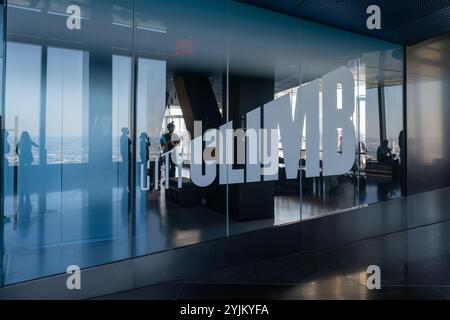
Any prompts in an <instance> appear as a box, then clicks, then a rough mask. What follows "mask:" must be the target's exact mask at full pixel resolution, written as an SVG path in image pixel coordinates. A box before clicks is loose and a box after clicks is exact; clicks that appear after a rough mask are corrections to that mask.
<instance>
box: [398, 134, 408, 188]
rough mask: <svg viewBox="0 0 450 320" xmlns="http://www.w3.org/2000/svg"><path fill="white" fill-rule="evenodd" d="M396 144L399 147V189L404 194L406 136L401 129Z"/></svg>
mask: <svg viewBox="0 0 450 320" xmlns="http://www.w3.org/2000/svg"><path fill="white" fill-rule="evenodd" d="M398 145H399V147H400V189H401V191H402V195H406V137H405V132H404V131H403V130H402V131H400V134H399V135H398Z"/></svg>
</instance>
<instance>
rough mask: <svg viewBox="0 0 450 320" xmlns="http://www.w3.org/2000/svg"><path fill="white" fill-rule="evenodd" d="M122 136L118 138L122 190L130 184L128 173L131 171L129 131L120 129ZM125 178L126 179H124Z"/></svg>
mask: <svg viewBox="0 0 450 320" xmlns="http://www.w3.org/2000/svg"><path fill="white" fill-rule="evenodd" d="M121 131H122V135H121V136H120V155H121V157H122V174H121V177H122V183H123V186H124V188H126V187H128V185H129V184H130V179H131V177H130V175H129V172H130V171H131V146H132V142H131V139H130V137H129V136H128V135H129V133H130V130H128V128H126V127H124V128H122V129H121ZM125 177H128V179H126V178H125Z"/></svg>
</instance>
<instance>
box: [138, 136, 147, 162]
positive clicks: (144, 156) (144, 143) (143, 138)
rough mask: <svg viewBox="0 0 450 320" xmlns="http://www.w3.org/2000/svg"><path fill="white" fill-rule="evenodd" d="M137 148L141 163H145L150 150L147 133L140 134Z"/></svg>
mask: <svg viewBox="0 0 450 320" xmlns="http://www.w3.org/2000/svg"><path fill="white" fill-rule="evenodd" d="M139 146H140V149H141V150H140V156H141V162H142V163H147V161H148V160H149V148H150V138H149V137H148V135H147V133H145V132H142V133H141V135H140V137H139Z"/></svg>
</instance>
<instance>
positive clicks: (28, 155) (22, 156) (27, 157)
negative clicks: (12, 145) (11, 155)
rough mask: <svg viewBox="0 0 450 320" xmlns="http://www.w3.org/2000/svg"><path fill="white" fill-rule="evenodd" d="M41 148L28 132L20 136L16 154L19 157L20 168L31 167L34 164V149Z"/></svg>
mask: <svg viewBox="0 0 450 320" xmlns="http://www.w3.org/2000/svg"><path fill="white" fill-rule="evenodd" d="M33 147H36V148H39V146H38V145H37V143H35V142H34V141H33V140H31V137H30V134H29V133H28V132H27V131H24V132H22V134H21V135H20V140H19V143H18V144H17V146H16V153H17V155H18V156H19V166H30V165H31V163H32V162H33V153H32V148H33Z"/></svg>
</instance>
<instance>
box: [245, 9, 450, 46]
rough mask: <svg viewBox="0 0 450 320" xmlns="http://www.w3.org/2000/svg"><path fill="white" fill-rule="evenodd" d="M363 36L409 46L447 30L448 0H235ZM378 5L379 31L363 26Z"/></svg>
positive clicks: (449, 21)
mask: <svg viewBox="0 0 450 320" xmlns="http://www.w3.org/2000/svg"><path fill="white" fill-rule="evenodd" d="M238 1H240V2H243V3H247V4H251V5H254V6H258V7H261V8H265V9H269V10H272V11H277V12H281V13H284V14H288V15H291V16H295V17H299V18H304V19H307V20H310V21H315V22H319V23H322V24H326V25H329V26H332V27H336V28H339V29H345V30H349V31H353V32H356V33H360V34H364V35H367V36H371V37H375V38H379V39H383V40H388V41H391V42H395V43H398V44H405V45H410V44H414V43H417V42H420V41H423V40H426V39H430V38H433V37H435V36H438V35H441V34H444V33H447V32H450V0H238ZM372 4H376V5H378V6H379V7H380V8H381V30H369V29H368V28H367V27H366V21H367V18H368V16H369V15H368V14H366V9H367V7H368V6H369V5H372Z"/></svg>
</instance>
